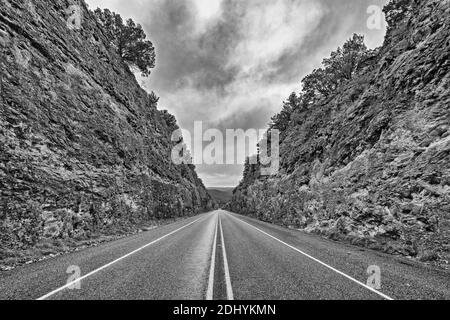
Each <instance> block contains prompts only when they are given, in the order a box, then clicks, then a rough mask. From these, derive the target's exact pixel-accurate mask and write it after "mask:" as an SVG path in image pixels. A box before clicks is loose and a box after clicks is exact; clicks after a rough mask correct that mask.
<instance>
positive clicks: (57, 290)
mask: <svg viewBox="0 0 450 320" xmlns="http://www.w3.org/2000/svg"><path fill="white" fill-rule="evenodd" d="M200 219H202V218H198V219H197V220H195V221H193V222H191V223H189V224H187V225H185V226H183V227H181V228H179V229H177V230H175V231H172V232H170V233H168V234H166V235H165V236H162V237H161V238H159V239H156V240H155V241H152V242H150V243H148V244H146V245H144V246H142V247H140V248H139V249H136V250H134V251H133V252H130V253H128V254H126V255H124V256H122V257H120V258H119V259H116V260H114V261H112V262H110V263H108V264H105V265H104V266H102V267H100V268H98V269H95V270H94V271H91V272H89V273H88V274H86V275H84V276H82V277H80V278H78V279H77V280H75V281H72V282H69V283H67V284H66V285H65V286H62V287H60V288H58V289H56V290H53V291H52V292H50V293H47V294H46V295H44V296H42V297H40V298H38V299H37V300H45V299H47V298H49V297H51V296H53V295H55V294H57V293H58V292H61V291H63V290H65V289H67V288H69V287H71V286H73V285H74V284H78V283H79V282H80V281H82V280H84V279H86V278H88V277H90V276H92V275H94V274H96V273H97V272H99V271H102V270H104V269H106V268H108V267H110V266H112V265H113V264H115V263H117V262H119V261H122V260H124V259H126V258H128V257H129V256H131V255H133V254H135V253H138V252H139V251H142V250H144V249H145V248H147V247H149V246H151V245H153V244H155V243H157V242H159V241H161V240H163V239H165V238H167V237H169V236H171V235H173V234H174V233H177V232H178V231H181V230H183V229H185V228H187V227H189V226H191V225H193V224H194V223H196V222H197V221H199V220H200Z"/></svg>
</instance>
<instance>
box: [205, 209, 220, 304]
mask: <svg viewBox="0 0 450 320" xmlns="http://www.w3.org/2000/svg"><path fill="white" fill-rule="evenodd" d="M218 228H219V215H218V214H217V220H216V228H215V229H216V231H215V232H214V242H213V249H212V253H211V266H210V268H209V280H208V290H207V292H206V300H213V298H214V270H215V267H216V247H217V229H218Z"/></svg>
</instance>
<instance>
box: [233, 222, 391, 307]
mask: <svg viewBox="0 0 450 320" xmlns="http://www.w3.org/2000/svg"><path fill="white" fill-rule="evenodd" d="M230 215H231V216H232V217H233V218H234V219H237V220H239V221H241V222H243V223H245V224H247V225H249V226H250V227H252V228H254V229H256V230H258V231H259V232H261V233H263V234H265V235H266V236H268V237H270V238H272V239H274V240H276V241H278V242H280V243H282V244H284V245H285V246H288V247H289V248H291V249H293V250H295V251H297V252H299V253H301V254H302V255H304V256H306V257H308V258H310V259H311V260H314V261H315V262H317V263H320V264H321V265H323V266H325V267H327V268H328V269H330V270H332V271H334V272H336V273H338V274H340V275H341V276H343V277H345V278H347V279H349V280H351V281H353V282H355V283H357V284H359V285H361V286H363V287H364V288H366V289H368V290H370V291H372V292H373V293H376V294H378V295H379V296H381V297H383V298H384V299H386V300H394V299H393V298H391V297H389V296H388V295H385V294H384V293H382V292H380V291H378V290H375V289H374V288H371V287H369V286H368V285H366V284H364V283H362V282H360V281H358V280H356V279H355V278H352V277H351V276H349V275H347V274H345V273H344V272H342V271H339V270H338V269H336V268H333V267H332V266H330V265H328V264H326V263H325V262H322V261H320V260H319V259H316V258H314V257H313V256H310V255H309V254H307V253H305V252H303V251H301V250H300V249H297V248H296V247H294V246H291V245H290V244H288V243H286V242H284V241H282V240H280V239H278V238H276V237H274V236H272V235H270V234H268V233H267V232H264V231H262V230H261V229H259V228H257V227H255V226H253V225H251V224H250V223H248V222H245V221H243V220H241V219H239V218H237V217H235V216H234V215H232V214H230Z"/></svg>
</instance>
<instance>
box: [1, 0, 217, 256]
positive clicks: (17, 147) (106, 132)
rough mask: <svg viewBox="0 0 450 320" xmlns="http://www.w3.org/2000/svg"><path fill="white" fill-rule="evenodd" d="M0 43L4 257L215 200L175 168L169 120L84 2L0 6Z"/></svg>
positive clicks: (10, 0) (5, 0) (43, 0)
mask: <svg viewBox="0 0 450 320" xmlns="http://www.w3.org/2000/svg"><path fill="white" fill-rule="evenodd" d="M71 5H79V6H80V8H81V11H80V13H81V20H80V22H81V28H74V27H71V25H70V24H69V23H68V21H70V17H71V15H72V14H73V11H72V10H71V9H70V7H71ZM69 9H70V10H69ZM0 48H1V59H0V70H1V74H0V81H1V82H0V89H1V97H0V197H1V198H0V238H1V239H0V260H1V259H6V258H8V255H11V254H12V252H16V251H17V250H19V251H20V250H27V249H28V248H30V247H33V246H36V245H39V243H41V242H42V241H43V240H46V239H47V240H48V239H74V240H83V239H90V238H91V237H98V236H99V235H102V234H108V233H117V234H122V233H125V232H128V231H130V230H133V229H134V228H136V226H139V225H142V224H143V223H144V224H145V223H146V222H148V221H153V220H156V219H165V218H172V217H182V216H188V215H194V214H197V213H199V212H201V211H204V210H206V209H208V208H209V207H210V206H211V205H212V203H211V198H210V196H209V195H208V193H207V191H206V189H205V187H204V186H203V183H202V182H201V180H200V179H199V178H198V177H197V175H196V173H195V168H194V167H192V166H176V165H174V164H172V161H171V150H172V146H173V143H172V142H171V134H172V131H173V130H174V125H173V121H171V120H172V119H171V116H170V115H168V114H167V113H166V112H161V111H158V110H157V99H155V96H154V95H150V94H148V93H147V92H146V91H144V90H143V89H141V87H140V86H139V84H138V83H137V81H136V79H135V77H134V75H133V73H132V72H131V71H130V69H129V67H128V66H127V65H126V64H125V63H124V62H123V61H122V59H121V58H120V57H119V56H118V55H117V53H116V51H115V50H114V49H113V48H111V47H110V45H109V43H108V41H107V39H106V37H105V35H104V31H103V30H102V28H101V26H100V24H99V23H98V21H97V20H96V19H95V17H94V15H93V13H92V12H91V11H89V10H88V8H87V7H86V5H85V3H84V2H83V1H81V2H80V1H68V0H56V1H55V0H52V1H50V0H40V1H16V0H1V1H0Z"/></svg>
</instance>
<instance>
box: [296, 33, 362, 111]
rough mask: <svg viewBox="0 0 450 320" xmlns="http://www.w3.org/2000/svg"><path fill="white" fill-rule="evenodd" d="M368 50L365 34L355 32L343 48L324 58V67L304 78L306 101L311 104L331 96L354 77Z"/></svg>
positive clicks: (304, 96)
mask: <svg viewBox="0 0 450 320" xmlns="http://www.w3.org/2000/svg"><path fill="white" fill-rule="evenodd" d="M368 52H369V51H368V50H367V47H366V45H365V44H364V36H362V35H358V34H354V35H353V37H352V38H350V39H349V40H347V41H346V42H345V44H344V46H343V47H342V48H338V49H337V50H336V51H334V52H332V53H331V55H330V58H328V59H324V60H323V63H322V64H323V68H319V69H315V70H314V71H313V72H312V73H311V74H310V75H308V76H306V77H305V78H304V79H303V80H302V84H303V98H304V101H305V102H306V103H307V104H308V105H311V104H314V103H315V102H316V101H317V100H320V99H323V98H328V97H329V96H331V95H332V94H333V92H335V91H336V90H337V88H338V87H339V86H340V85H341V84H342V83H345V82H347V81H350V80H351V79H352V78H353V77H354V75H355V73H356V70H357V69H358V65H359V64H360V62H361V61H362V60H363V59H364V57H365V56H366V55H367V54H368Z"/></svg>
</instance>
